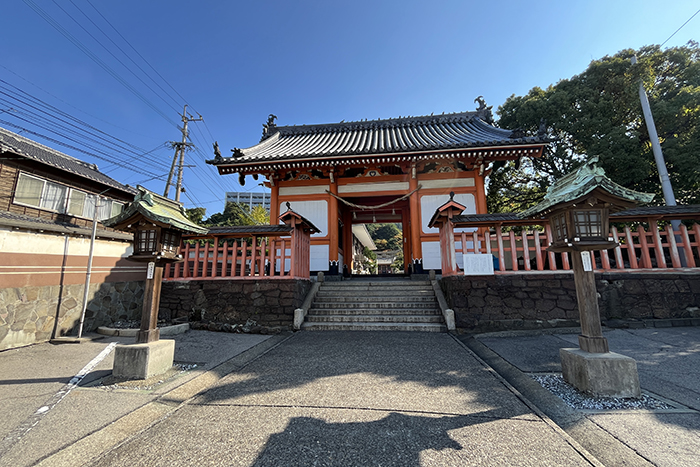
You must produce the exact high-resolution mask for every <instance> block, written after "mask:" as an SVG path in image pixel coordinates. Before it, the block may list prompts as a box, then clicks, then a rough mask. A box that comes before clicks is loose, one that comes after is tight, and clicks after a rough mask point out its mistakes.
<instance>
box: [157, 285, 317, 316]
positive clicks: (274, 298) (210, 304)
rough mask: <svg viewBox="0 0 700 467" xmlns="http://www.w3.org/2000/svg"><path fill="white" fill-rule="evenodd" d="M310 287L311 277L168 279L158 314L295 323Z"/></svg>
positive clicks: (164, 286)
mask: <svg viewBox="0 0 700 467" xmlns="http://www.w3.org/2000/svg"><path fill="white" fill-rule="evenodd" d="M309 290H311V281H310V280H308V279H306V280H304V279H277V280H275V279H265V280H259V281H258V280H187V281H164V282H163V286H162V292H161V299H160V310H159V315H158V317H159V318H160V319H176V318H188V319H190V320H193V321H194V320H206V321H213V322H217V323H228V324H245V322H246V321H248V320H249V319H250V320H253V321H255V322H256V323H257V324H259V325H261V326H271V327H272V326H291V325H292V321H293V320H294V310H295V309H296V308H299V307H300V306H301V305H302V304H303V303H304V299H305V298H306V295H307V294H308V292H309Z"/></svg>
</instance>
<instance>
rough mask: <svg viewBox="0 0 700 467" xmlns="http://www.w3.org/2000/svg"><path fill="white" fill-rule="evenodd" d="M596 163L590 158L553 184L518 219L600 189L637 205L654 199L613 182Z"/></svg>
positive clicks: (596, 160)
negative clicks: (540, 199)
mask: <svg viewBox="0 0 700 467" xmlns="http://www.w3.org/2000/svg"><path fill="white" fill-rule="evenodd" d="M597 163H598V157H597V156H596V157H591V158H590V159H589V160H588V161H587V162H586V163H585V164H583V165H582V166H581V167H579V168H578V169H577V170H576V171H574V172H571V173H570V174H568V175H566V176H564V177H562V178H560V179H559V180H557V181H556V182H554V184H553V185H552V186H550V187H549V189H548V190H547V194H546V195H545V196H544V199H542V202H540V203H539V204H538V205H537V206H533V207H531V208H530V209H528V210H527V211H525V212H523V213H521V214H520V217H522V218H525V217H535V216H537V215H540V214H542V213H544V212H546V211H548V210H549V209H550V208H551V207H552V206H554V205H556V204H559V203H567V202H570V201H574V200H576V199H578V198H581V197H583V196H585V195H587V194H588V193H590V192H592V191H593V190H595V189H596V188H601V189H603V190H605V191H607V192H608V193H610V194H612V195H614V196H617V197H618V198H622V199H624V200H627V201H632V202H635V203H637V204H641V203H648V202H650V201H651V200H652V199H653V198H654V194H653V193H641V192H639V191H634V190H630V189H629V188H625V187H623V186H622V185H618V184H617V183H615V182H613V181H612V180H610V179H609V178H608V177H607V176H606V175H605V171H604V170H603V169H602V168H601V167H598V166H597V165H596V164H597Z"/></svg>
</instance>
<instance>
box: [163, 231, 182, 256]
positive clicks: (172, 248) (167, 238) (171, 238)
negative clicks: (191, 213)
mask: <svg viewBox="0 0 700 467" xmlns="http://www.w3.org/2000/svg"><path fill="white" fill-rule="evenodd" d="M179 246H180V236H179V235H178V234H177V233H175V232H172V231H167V230H166V231H165V232H164V233H163V251H166V252H170V253H176V252H177V248H178V247H179Z"/></svg>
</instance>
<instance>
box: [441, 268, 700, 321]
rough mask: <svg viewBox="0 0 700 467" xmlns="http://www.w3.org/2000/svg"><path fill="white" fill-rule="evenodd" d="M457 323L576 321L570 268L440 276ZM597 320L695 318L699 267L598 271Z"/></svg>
mask: <svg viewBox="0 0 700 467" xmlns="http://www.w3.org/2000/svg"><path fill="white" fill-rule="evenodd" d="M440 285H441V287H442V290H443V292H444V294H445V298H446V299H447V302H448V304H449V305H450V307H451V308H452V309H453V310H454V311H455V320H456V324H457V327H459V328H465V329H478V330H502V329H514V328H541V327H556V326H562V325H577V323H578V305H577V302H576V287H575V286H574V276H573V274H572V273H558V274H540V273H535V274H503V275H500V274H499V275H495V276H478V277H477V276H450V277H445V278H443V279H441V280H440ZM596 287H597V290H598V294H599V300H598V303H599V306H600V314H601V319H603V320H616V319H622V320H649V319H669V318H700V272H696V273H597V274H596Z"/></svg>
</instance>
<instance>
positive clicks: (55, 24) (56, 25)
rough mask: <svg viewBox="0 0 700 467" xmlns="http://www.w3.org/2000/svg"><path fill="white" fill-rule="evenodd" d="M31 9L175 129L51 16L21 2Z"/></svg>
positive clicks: (165, 117) (162, 115) (158, 111)
mask: <svg viewBox="0 0 700 467" xmlns="http://www.w3.org/2000/svg"><path fill="white" fill-rule="evenodd" d="M23 1H24V3H26V4H27V5H28V6H29V7H30V8H31V9H33V10H34V11H35V12H36V13H37V14H38V15H39V16H41V17H42V18H43V19H44V20H45V21H46V22H47V23H49V24H50V25H51V26H53V27H54V29H56V30H57V31H58V32H60V33H61V34H62V35H63V36H64V37H65V38H66V39H68V40H69V41H70V42H71V43H72V44H73V45H75V46H76V47H78V49H80V50H81V51H82V52H83V53H84V54H85V55H87V56H88V57H89V58H90V59H91V60H92V61H93V62H95V63H96V64H97V65H99V66H100V68H102V69H103V70H105V71H106V72H107V73H108V74H109V75H110V76H112V77H113V78H114V79H115V80H117V81H118V82H119V83H120V84H121V85H122V86H124V87H125V88H127V89H128V90H129V91H131V93H132V94H134V95H135V96H136V97H138V98H139V99H140V100H141V101H142V102H143V103H144V104H146V105H147V106H148V107H150V108H151V109H152V110H153V111H154V112H156V113H157V114H158V115H160V116H161V117H163V119H164V120H165V121H167V122H168V123H170V124H171V125H173V126H175V127H177V123H176V122H175V121H173V120H172V119H170V117H168V116H167V115H166V114H165V113H163V112H162V111H161V110H160V109H159V108H157V107H156V106H155V104H153V103H152V102H151V101H149V100H148V99H147V98H146V97H145V96H144V95H143V94H141V93H140V92H139V91H137V90H136V88H134V87H133V86H132V85H130V84H129V83H127V82H126V80H124V79H123V78H122V77H121V76H120V75H119V74H118V73H117V72H116V71H114V70H113V69H112V68H111V67H110V66H109V65H107V64H106V63H105V62H103V61H102V60H100V58H99V57H98V56H97V55H95V54H94V53H92V52H91V51H90V49H88V48H87V47H86V46H85V45H84V44H83V43H82V42H80V41H79V40H78V39H76V38H75V37H74V36H73V35H72V34H71V33H70V32H68V31H67V30H66V29H65V28H64V27H63V26H61V25H60V24H59V23H58V22H56V20H54V19H53V18H52V17H51V15H49V14H48V13H46V12H45V11H44V10H42V9H41V8H40V7H39V6H38V5H36V4H35V3H34V2H33V1H32V0H23Z"/></svg>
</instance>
